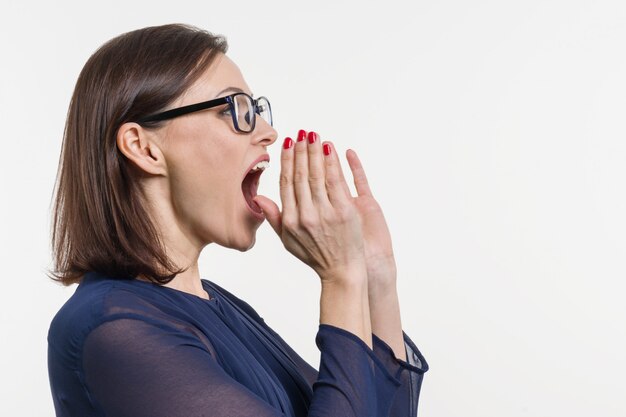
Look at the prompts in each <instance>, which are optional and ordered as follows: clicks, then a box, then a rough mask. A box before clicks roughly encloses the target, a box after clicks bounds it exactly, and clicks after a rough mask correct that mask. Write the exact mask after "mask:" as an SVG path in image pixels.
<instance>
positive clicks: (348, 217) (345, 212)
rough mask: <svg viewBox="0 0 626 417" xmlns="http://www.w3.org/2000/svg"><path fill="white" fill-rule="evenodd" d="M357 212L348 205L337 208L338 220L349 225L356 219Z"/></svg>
mask: <svg viewBox="0 0 626 417" xmlns="http://www.w3.org/2000/svg"><path fill="white" fill-rule="evenodd" d="M355 214H356V213H355V212H354V210H353V208H352V207H351V206H350V205H348V204H342V205H339V206H338V207H337V218H338V220H339V221H340V222H341V223H347V222H350V221H352V220H353V219H354V216H355Z"/></svg>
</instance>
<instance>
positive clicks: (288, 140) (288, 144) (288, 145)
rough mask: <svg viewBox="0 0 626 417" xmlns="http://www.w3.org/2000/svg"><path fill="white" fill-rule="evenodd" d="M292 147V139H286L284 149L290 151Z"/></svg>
mask: <svg viewBox="0 0 626 417" xmlns="http://www.w3.org/2000/svg"><path fill="white" fill-rule="evenodd" d="M291 145H293V140H291V138H289V137H287V138H285V142H284V143H283V149H289V148H291Z"/></svg>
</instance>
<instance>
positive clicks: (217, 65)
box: [117, 54, 278, 299]
mask: <svg viewBox="0 0 626 417" xmlns="http://www.w3.org/2000/svg"><path fill="white" fill-rule="evenodd" d="M227 87H237V88H240V89H241V90H243V91H244V92H246V93H248V94H251V91H250V88H249V87H248V85H247V84H246V82H245V80H244V78H243V76H242V74H241V71H240V70H239V68H238V67H237V65H235V63H234V62H233V61H232V60H231V59H230V58H229V57H228V56H226V55H224V54H220V56H218V57H217V59H216V60H215V61H214V62H213V64H212V65H211V66H210V67H209V68H207V70H206V71H205V72H204V74H203V75H202V76H201V77H200V78H199V79H198V80H197V82H196V83H195V84H194V85H192V86H191V87H190V88H189V89H188V91H187V92H186V93H185V94H184V95H183V96H182V97H179V99H178V100H177V101H176V102H175V103H174V104H173V105H172V106H171V108H174V107H179V106H184V105H187V104H193V103H198V102H201V101H206V100H209V99H212V98H215V97H223V96H225V95H228V94H232V93H233V92H235V91H233V90H229V91H226V92H222V90H224V89H225V88H227ZM225 108H226V107H225V106H218V107H214V108H212V109H207V110H204V111H198V112H194V113H190V114H187V115H184V116H180V117H177V118H174V119H172V120H169V121H168V122H167V123H166V125H165V126H164V127H163V128H161V129H157V130H150V129H144V128H142V127H141V126H140V125H139V124H137V123H133V122H129V123H125V124H123V125H122V126H121V127H120V128H119V130H118V135H117V146H118V148H119V149H120V151H121V152H122V153H123V154H124V155H126V157H128V159H129V160H130V161H132V162H133V163H134V165H135V166H136V167H137V168H138V170H137V171H138V174H139V176H140V178H141V179H140V181H141V185H142V187H143V189H144V192H145V194H146V195H147V198H148V201H150V202H151V203H152V204H151V205H152V215H153V216H154V218H155V219H156V224H157V227H159V228H160V231H161V233H162V236H163V238H164V241H165V247H166V248H167V253H168V255H169V256H170V257H171V258H172V260H173V261H174V262H175V264H176V265H181V266H190V267H189V269H188V270H187V271H185V272H183V273H181V274H179V275H177V276H176V277H175V278H174V279H173V280H172V281H170V282H169V283H167V284H165V286H167V287H171V288H174V289H178V290H180V291H185V292H189V293H191V294H195V295H197V296H200V297H202V298H206V299H208V298H209V296H208V294H207V293H206V291H204V289H203V288H202V285H201V281H200V273H199V270H198V257H199V256H200V252H201V251H202V249H203V248H204V247H205V246H206V245H208V244H209V243H217V244H219V245H221V246H224V247H229V248H233V249H237V250H239V251H246V250H248V249H250V248H252V247H253V246H254V243H255V239H256V230H257V229H258V227H259V226H260V225H261V223H262V222H261V221H259V220H257V219H255V218H254V217H253V216H252V215H251V213H249V211H248V208H247V206H246V202H245V200H244V197H243V194H242V192H241V181H242V179H243V176H244V175H245V173H246V172H247V170H248V168H249V166H250V164H251V163H252V161H254V160H255V159H256V158H258V157H259V156H261V155H263V154H267V147H268V146H269V145H271V144H272V143H274V142H275V141H276V139H277V137H278V135H277V133H276V130H274V129H273V128H272V126H270V125H269V124H268V123H267V122H266V121H265V120H263V119H262V118H261V117H257V122H256V127H255V129H254V131H252V132H251V133H247V134H244V133H240V132H237V131H236V130H235V129H234V127H233V125H232V120H231V119H230V115H220V114H219V113H220V112H221V111H223V110H224V109H225ZM137 278H138V279H142V280H147V279H146V278H145V277H137Z"/></svg>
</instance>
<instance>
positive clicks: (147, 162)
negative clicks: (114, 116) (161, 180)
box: [117, 122, 167, 175]
mask: <svg viewBox="0 0 626 417" xmlns="http://www.w3.org/2000/svg"><path fill="white" fill-rule="evenodd" d="M117 147H118V149H119V150H120V152H122V153H123V154H124V155H125V156H126V158H128V159H129V160H130V161H131V162H133V163H134V164H135V165H136V166H137V167H138V168H139V169H140V170H141V171H145V172H147V173H149V174H153V175H165V174H166V172H167V166H166V164H165V157H164V155H163V152H161V149H160V148H159V146H158V145H157V143H156V141H155V140H154V134H153V133H151V132H148V131H147V130H145V129H144V128H142V127H141V126H140V125H139V124H137V123H134V122H127V123H124V124H123V125H122V126H120V128H119V129H118V130H117Z"/></svg>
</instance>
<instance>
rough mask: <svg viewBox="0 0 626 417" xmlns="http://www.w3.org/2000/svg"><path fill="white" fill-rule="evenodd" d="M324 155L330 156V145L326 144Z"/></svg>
mask: <svg viewBox="0 0 626 417" xmlns="http://www.w3.org/2000/svg"><path fill="white" fill-rule="evenodd" d="M324 155H326V156H328V155H330V145H329V144H328V143H325V144H324Z"/></svg>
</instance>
